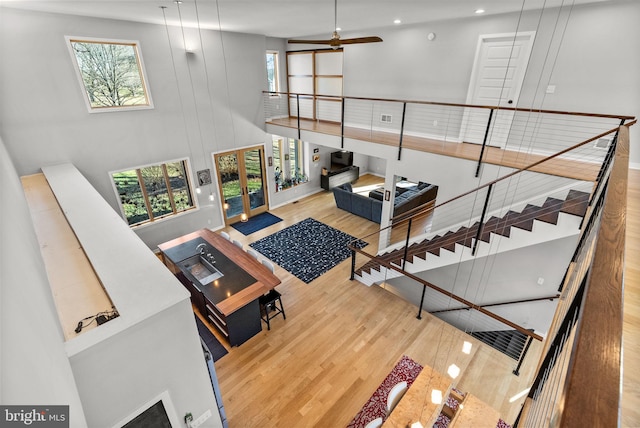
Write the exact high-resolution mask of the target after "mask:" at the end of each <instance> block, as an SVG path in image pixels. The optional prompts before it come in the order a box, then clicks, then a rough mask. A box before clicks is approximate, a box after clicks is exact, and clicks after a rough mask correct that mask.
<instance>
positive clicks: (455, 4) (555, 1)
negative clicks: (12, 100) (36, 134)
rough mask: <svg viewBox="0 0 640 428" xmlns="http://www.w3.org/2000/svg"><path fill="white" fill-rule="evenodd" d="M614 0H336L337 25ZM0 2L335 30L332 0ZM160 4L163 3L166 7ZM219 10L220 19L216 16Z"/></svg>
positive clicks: (279, 29) (148, 19)
mask: <svg viewBox="0 0 640 428" xmlns="http://www.w3.org/2000/svg"><path fill="white" fill-rule="evenodd" d="M601 1H613V0H338V1H337V5H338V7H337V11H338V14H337V15H338V17H337V21H338V27H340V28H341V29H342V31H343V32H362V31H364V32H366V31H367V30H371V29H374V28H381V27H388V26H393V25H398V24H394V23H393V21H394V20H395V19H399V20H401V21H402V24H400V25H407V24H417V23H426V22H430V21H438V20H443V19H452V18H463V17H471V16H474V15H475V11H476V10H477V9H484V10H485V15H493V14H501V13H508V12H518V11H520V10H522V9H525V10H529V9H540V8H543V7H544V8H550V7H557V6H562V5H563V4H564V5H565V6H566V7H569V6H570V5H572V4H573V5H577V4H583V3H595V2H601ZM0 5H4V6H8V7H15V8H22V9H31V10H40V11H46V12H56V13H67V14H72V15H80V16H92V17H102V18H112V19H121V20H127V21H135V22H144V23H154V24H164V22H165V21H164V20H165V16H166V20H167V23H168V24H170V25H180V24H181V22H182V25H183V26H185V27H197V26H198V24H199V26H200V28H203V29H204V28H207V29H219V28H221V29H222V30H225V31H233V32H241V33H253V34H264V35H266V36H271V37H283V38H291V37H300V36H308V35H314V34H318V35H325V36H326V35H327V34H330V33H331V31H333V25H334V0H182V2H181V3H180V4H177V3H176V2H175V1H174V0H66V1H63V0H0ZM161 6H164V7H166V8H165V9H163V8H161ZM218 11H219V15H220V20H218Z"/></svg>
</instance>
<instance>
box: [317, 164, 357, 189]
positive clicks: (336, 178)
mask: <svg viewBox="0 0 640 428" xmlns="http://www.w3.org/2000/svg"><path fill="white" fill-rule="evenodd" d="M359 177H360V167H357V166H347V167H344V168H342V169H338V170H331V171H329V172H327V175H321V176H320V187H322V188H323V189H324V190H331V189H333V188H334V187H337V186H340V185H342V184H344V183H354V182H355V181H356V180H357V179H358V178H359Z"/></svg>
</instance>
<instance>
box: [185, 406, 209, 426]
mask: <svg viewBox="0 0 640 428" xmlns="http://www.w3.org/2000/svg"><path fill="white" fill-rule="evenodd" d="M210 417H211V410H208V409H207V411H206V412H204V413H203V414H202V415H200V417H199V418H198V419H196V420H195V421H193V422H191V425H189V426H190V427H191V428H198V427H199V426H200V425H202V424H203V423H205V421H206V420H207V419H209V418H210Z"/></svg>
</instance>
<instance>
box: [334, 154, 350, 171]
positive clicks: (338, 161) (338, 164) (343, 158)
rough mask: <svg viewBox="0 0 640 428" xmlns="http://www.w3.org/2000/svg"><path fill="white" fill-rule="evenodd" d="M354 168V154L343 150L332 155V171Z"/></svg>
mask: <svg viewBox="0 0 640 428" xmlns="http://www.w3.org/2000/svg"><path fill="white" fill-rule="evenodd" d="M349 166H353V152H348V151H346V150H341V151H339V152H333V153H331V170H332V171H334V170H337V169H343V168H346V167H349Z"/></svg>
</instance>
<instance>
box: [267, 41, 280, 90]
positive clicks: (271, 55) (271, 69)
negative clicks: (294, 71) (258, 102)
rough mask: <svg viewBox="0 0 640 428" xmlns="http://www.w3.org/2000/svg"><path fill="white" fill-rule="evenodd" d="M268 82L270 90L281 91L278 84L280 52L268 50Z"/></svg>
mask: <svg viewBox="0 0 640 428" xmlns="http://www.w3.org/2000/svg"><path fill="white" fill-rule="evenodd" d="M267 82H268V84H269V92H279V91H280V85H279V84H278V52H276V51H267Z"/></svg>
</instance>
